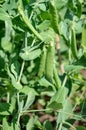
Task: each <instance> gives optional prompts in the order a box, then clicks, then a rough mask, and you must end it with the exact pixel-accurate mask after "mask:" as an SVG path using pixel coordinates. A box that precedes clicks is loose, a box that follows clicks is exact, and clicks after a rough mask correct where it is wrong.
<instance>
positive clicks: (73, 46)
mask: <svg viewBox="0 0 86 130" xmlns="http://www.w3.org/2000/svg"><path fill="white" fill-rule="evenodd" d="M71 51H72V54H73V57H74V58H75V59H77V58H78V57H77V43H76V34H75V30H74V28H72V29H71Z"/></svg>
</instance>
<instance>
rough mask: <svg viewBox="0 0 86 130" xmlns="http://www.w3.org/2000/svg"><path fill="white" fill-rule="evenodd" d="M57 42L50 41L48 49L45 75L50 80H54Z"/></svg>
mask: <svg viewBox="0 0 86 130" xmlns="http://www.w3.org/2000/svg"><path fill="white" fill-rule="evenodd" d="M54 54H55V43H54V42H50V44H49V47H48V49H47V56H46V64H45V77H46V78H47V80H48V81H50V82H52V81H53V68H54V57H55V55H54Z"/></svg>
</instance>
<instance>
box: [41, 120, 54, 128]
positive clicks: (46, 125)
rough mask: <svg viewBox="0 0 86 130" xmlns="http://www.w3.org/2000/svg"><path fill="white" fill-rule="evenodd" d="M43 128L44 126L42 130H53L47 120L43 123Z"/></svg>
mask: <svg viewBox="0 0 86 130" xmlns="http://www.w3.org/2000/svg"><path fill="white" fill-rule="evenodd" d="M43 126H44V130H54V128H53V126H52V124H51V122H50V121H48V120H47V121H45V122H44V124H43Z"/></svg>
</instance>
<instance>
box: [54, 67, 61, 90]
mask: <svg viewBox="0 0 86 130" xmlns="http://www.w3.org/2000/svg"><path fill="white" fill-rule="evenodd" d="M53 75H54V81H55V85H56V87H57V88H59V87H61V81H60V78H59V76H58V73H57V70H56V67H55V66H54V71H53Z"/></svg>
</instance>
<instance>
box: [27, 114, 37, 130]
mask: <svg viewBox="0 0 86 130" xmlns="http://www.w3.org/2000/svg"><path fill="white" fill-rule="evenodd" d="M36 120H37V119H36V118H35V117H33V116H32V117H31V118H30V120H29V122H28V123H27V125H26V130H33V128H34V124H35V122H36Z"/></svg>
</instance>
